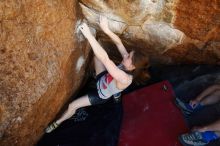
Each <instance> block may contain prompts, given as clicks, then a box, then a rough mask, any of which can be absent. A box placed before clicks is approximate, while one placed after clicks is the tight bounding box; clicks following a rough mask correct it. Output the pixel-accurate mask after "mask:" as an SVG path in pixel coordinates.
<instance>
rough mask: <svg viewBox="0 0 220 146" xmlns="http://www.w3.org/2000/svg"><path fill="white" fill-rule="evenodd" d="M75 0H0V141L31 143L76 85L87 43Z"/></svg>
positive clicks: (7, 144)
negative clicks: (78, 28)
mask: <svg viewBox="0 0 220 146" xmlns="http://www.w3.org/2000/svg"><path fill="white" fill-rule="evenodd" d="M77 8H79V6H78V3H77V2H76V1H74V0H62V1H60V0H27V1H17V0H6V1H4V0H3V1H0V44H1V45H0V145H2V146H15V145H19V146H31V145H34V143H36V141H37V140H38V139H39V138H40V136H41V135H42V134H43V130H44V128H45V127H46V126H47V124H48V123H49V122H50V121H51V120H52V119H53V118H54V117H55V116H56V114H57V113H58V111H59V110H60V109H61V107H62V106H63V104H64V103H65V102H66V101H67V100H68V98H69V97H70V96H71V95H72V94H73V93H74V92H75V91H76V90H77V89H78V88H79V86H80V84H81V82H82V80H83V78H84V74H85V67H86V66H85V62H86V59H87V58H88V57H87V56H88V53H89V49H88V43H86V41H85V39H84V38H83V37H82V36H81V35H80V34H78V33H77V32H78V30H77V28H76V27H77V26H78V24H79V23H80V21H81V20H80V18H81V16H82V14H80V13H78V12H80V10H78V9H77Z"/></svg>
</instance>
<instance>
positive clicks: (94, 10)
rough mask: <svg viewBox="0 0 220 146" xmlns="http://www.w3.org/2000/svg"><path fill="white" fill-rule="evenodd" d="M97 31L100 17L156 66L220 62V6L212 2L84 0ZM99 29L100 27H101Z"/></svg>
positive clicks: (85, 13) (86, 12)
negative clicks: (107, 21) (104, 18)
mask: <svg viewBox="0 0 220 146" xmlns="http://www.w3.org/2000/svg"><path fill="white" fill-rule="evenodd" d="M80 5H81V7H82V10H83V14H84V15H85V17H86V18H87V19H88V21H89V22H90V23H91V24H92V25H93V26H94V27H97V22H98V17H99V15H105V16H106V17H108V18H109V20H110V22H109V25H110V28H111V29H112V30H113V31H114V32H116V33H118V34H119V35H121V37H122V38H123V39H124V41H125V43H126V44H127V45H128V46H130V47H133V48H137V44H138V48H139V49H138V51H144V52H146V53H147V54H148V55H149V57H150V59H151V61H152V63H156V64H157V63H159V64H177V63H200V64H203V63H205V64H207V63H208V64H209V63H210V64H215V63H216V62H218V61H219V59H220V35H219V32H220V2H219V1H215V0H214V1H208V0H193V1H191V0H132V1H131V0H108V1H101V0H93V1H91V0H81V4H80ZM97 28H98V27H97Z"/></svg>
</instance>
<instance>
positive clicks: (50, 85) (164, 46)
mask: <svg viewBox="0 0 220 146" xmlns="http://www.w3.org/2000/svg"><path fill="white" fill-rule="evenodd" d="M81 12H82V13H81ZM83 15H84V16H83ZM99 15H105V16H106V17H108V18H109V21H110V22H109V25H110V28H111V29H112V30H113V31H114V32H115V33H117V34H119V35H120V37H121V38H122V39H123V42H124V43H125V45H126V47H127V48H129V49H135V50H136V51H141V52H142V53H145V54H146V55H148V56H149V58H150V61H151V63H152V64H180V63H184V64H186V63H187V64H190V63H191V64H192V63H193V64H204V63H205V64H216V63H218V62H219V60H220V35H219V34H220V2H219V1H218V0H212V1H209V0H193V1H192V0H108V1H104V0H80V2H78V1H75V0H62V1H61V0H22V1H18V0H2V1H0V44H1V45H0V145H4V146H7V145H18V146H30V145H34V144H35V143H36V141H37V140H38V139H39V138H40V136H41V135H42V134H43V130H44V128H45V127H46V126H47V124H48V123H49V122H50V121H51V120H53V119H54V118H55V116H56V114H57V113H58V112H59V110H60V109H61V107H62V106H63V105H64V103H65V102H66V101H67V100H68V98H69V97H70V96H71V95H72V94H73V93H75V92H76V91H77V90H78V89H79V87H80V84H81V83H82V82H83V79H85V78H86V76H85V72H86V68H87V67H86V65H87V64H88V65H89V63H87V61H90V60H89V59H88V58H89V57H88V56H89V52H90V49H89V45H88V43H87V42H86V41H85V39H84V38H83V37H82V35H81V34H80V33H79V30H78V29H77V26H78V25H79V24H80V23H81V22H82V21H87V22H88V23H89V25H90V26H92V27H93V28H96V30H97V31H98V33H97V36H98V37H99V39H100V40H101V41H102V43H103V46H105V47H106V48H111V47H115V46H113V45H112V43H111V42H110V40H109V38H108V37H106V35H103V33H101V31H100V28H99V27H98V19H99ZM83 17H85V18H86V19H87V20H82V18H83ZM108 52H109V53H112V54H113V55H111V57H113V59H114V60H117V58H118V57H116V56H117V53H116V51H115V49H108Z"/></svg>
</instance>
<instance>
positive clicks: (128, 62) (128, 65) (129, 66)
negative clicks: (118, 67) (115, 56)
mask: <svg viewBox="0 0 220 146" xmlns="http://www.w3.org/2000/svg"><path fill="white" fill-rule="evenodd" d="M133 56H134V51H131V52H130V53H129V54H128V55H126V56H124V57H123V61H122V64H123V65H124V67H125V69H126V70H128V71H132V70H134V69H135V66H134V65H133V62H132V59H133Z"/></svg>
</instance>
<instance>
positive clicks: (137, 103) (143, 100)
mask: <svg viewBox="0 0 220 146" xmlns="http://www.w3.org/2000/svg"><path fill="white" fill-rule="evenodd" d="M174 97H175V95H174V92H173V89H172V86H171V84H170V83H169V82H168V81H163V82H160V83H157V84H154V85H151V86H148V87H145V88H142V89H139V90H136V91H134V92H132V93H129V94H127V95H125V96H123V110H124V115H123V120H122V127H121V132H120V138H119V144H118V146H181V145H180V143H179V141H178V136H179V135H180V134H181V133H184V132H186V131H187V128H186V126H185V123H184V119H183V117H182V115H181V113H180V111H179V110H178V109H177V108H176V106H175V104H174V103H173V100H174Z"/></svg>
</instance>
